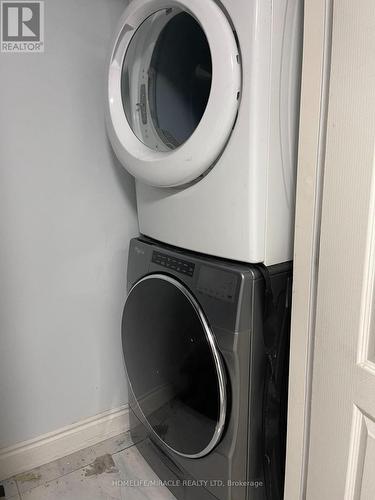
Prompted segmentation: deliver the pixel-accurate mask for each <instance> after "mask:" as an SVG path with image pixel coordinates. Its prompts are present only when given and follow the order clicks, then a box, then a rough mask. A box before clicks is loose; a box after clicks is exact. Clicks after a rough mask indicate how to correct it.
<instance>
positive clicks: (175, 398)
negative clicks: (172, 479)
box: [122, 274, 227, 458]
mask: <svg viewBox="0 0 375 500" xmlns="http://www.w3.org/2000/svg"><path fill="white" fill-rule="evenodd" d="M122 332H123V333H122V342H123V352H124V359H125V366H126V371H127V375H128V381H129V385H130V387H131V391H132V392H133V395H134V398H135V400H136V403H137V405H138V407H139V411H140V412H141V414H142V416H143V417H144V419H145V421H146V423H147V425H148V426H149V428H150V430H151V431H152V433H153V435H154V436H155V437H156V438H157V440H158V441H159V442H162V444H163V445H164V446H167V447H168V448H169V449H172V450H173V451H174V452H175V453H177V454H179V455H182V456H186V457H190V458H199V457H202V456H204V455H206V454H208V453H209V452H210V451H211V450H212V449H213V448H214V447H215V446H216V444H217V443H218V442H219V440H220V438H221V435H222V432H223V428H224V423H225V416H226V411H227V408H226V406H227V397H226V376H225V369H224V365H223V362H222V359H221V355H220V353H219V352H218V350H217V347H216V343H215V339H214V336H213V334H212V332H211V330H210V327H209V325H208V323H207V321H206V319H205V316H204V314H203V312H202V310H201V309H200V306H199V304H198V303H197V302H196V300H195V298H194V297H193V296H192V295H191V293H190V292H189V291H188V290H187V288H186V287H184V285H182V284H181V283H180V282H179V281H177V280H176V279H174V278H172V277H170V276H168V275H163V274H151V275H148V276H146V277H144V278H142V279H141V280H139V281H138V282H137V283H136V284H135V285H134V286H133V287H132V289H131V291H130V293H129V295H128V298H127V301H126V304H125V309H124V316H123V327H122Z"/></svg>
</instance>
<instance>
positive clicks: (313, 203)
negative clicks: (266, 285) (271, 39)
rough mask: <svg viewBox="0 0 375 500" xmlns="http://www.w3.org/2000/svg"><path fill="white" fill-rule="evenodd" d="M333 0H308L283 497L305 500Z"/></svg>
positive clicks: (302, 84) (305, 6)
mask: <svg viewBox="0 0 375 500" xmlns="http://www.w3.org/2000/svg"><path fill="white" fill-rule="evenodd" d="M332 21H333V0H305V2H304V39H303V40H304V41H303V63H302V82H301V111H300V131H299V150H298V175H297V192H296V219H295V242H294V283H293V307H292V326H291V346H290V376H289V406H288V429H289V431H288V437H287V456H286V477H285V493H284V498H286V499H289V498H293V500H305V498H306V479H307V467H308V463H307V459H308V453H309V437H310V432H309V431H310V407H311V382H312V365H313V356H314V332H315V313H316V297H317V281H318V272H319V246H320V225H321V208H322V191H323V184H324V161H325V139H326V125H327V110H328V99H329V77H330V59H331V45H332Z"/></svg>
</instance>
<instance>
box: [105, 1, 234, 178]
mask: <svg viewBox="0 0 375 500" xmlns="http://www.w3.org/2000/svg"><path fill="white" fill-rule="evenodd" d="M240 89H241V69H240V58H239V51H238V47H237V44H236V40H235V36H234V34H233V30H232V27H231V25H230V23H229V21H228V19H227V18H226V16H225V14H224V13H223V11H222V10H221V9H220V7H219V6H218V5H217V4H216V3H215V1H214V0H204V1H203V0H133V1H132V2H131V3H130V4H129V6H128V8H127V9H126V11H125V13H124V15H123V17H122V19H121V22H120V26H119V29H118V33H117V35H116V38H115V42H114V49H113V52H112V54H111V58H110V66H109V77H108V107H107V128H108V135H109V138H110V140H111V143H112V146H113V148H114V150H115V152H116V154H117V156H118V158H119V160H120V161H121V163H122V164H123V165H124V167H125V168H127V170H128V171H129V172H130V173H131V174H133V175H134V176H135V177H136V178H137V179H139V180H141V181H143V182H145V183H147V184H151V185H154V186H160V187H172V186H178V185H183V184H186V183H189V182H191V181H193V180H195V179H197V178H198V177H199V176H201V175H202V174H204V173H205V171H207V170H208V169H209V168H210V167H211V166H212V165H213V164H214V162H215V161H216V159H217V158H218V157H219V156H220V154H221V152H222V151H223V149H224V148H225V145H226V143H227V141H228V138H229V136H230V133H231V131H232V128H233V125H234V122H235V118H236V115H237V110H238V103H239V96H240Z"/></svg>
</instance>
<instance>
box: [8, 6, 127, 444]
mask: <svg viewBox="0 0 375 500" xmlns="http://www.w3.org/2000/svg"><path fill="white" fill-rule="evenodd" d="M45 5H46V20H45V25H46V41H45V49H46V50H45V53H44V54H30V55H27V54H1V55H0V67H1V78H0V448H2V447H6V446H10V445H12V444H14V443H16V442H20V441H24V440H26V439H29V438H33V437H36V436H39V435H41V434H44V433H46V432H49V431H52V430H54V429H58V428H60V427H62V426H65V425H67V424H70V423H73V422H75V421H78V420H80V419H82V418H85V417H88V416H91V415H95V414H97V413H100V412H102V411H104V410H106V409H109V408H116V407H119V406H120V405H121V404H123V403H125V402H126V400H127V392H126V386H125V381H124V373H123V365H122V355H121V347H120V322H121V312H122V306H123V302H124V296H125V276H126V261H127V250H128V242H129V238H130V237H131V236H134V235H136V234H137V223H136V213H135V198H134V188H133V182H132V179H131V178H130V177H129V176H128V175H126V174H125V172H124V171H123V170H122V169H121V167H120V166H119V165H118V164H117V163H116V161H115V160H114V158H113V155H112V153H111V149H110V147H109V145H108V142H107V139H106V135H105V127H104V96H105V60H106V57H107V51H108V49H109V44H110V39H111V36H112V33H113V32H114V29H115V26H116V22H117V20H118V17H119V15H120V13H121V12H122V11H123V9H124V6H125V2H124V1H120V0H64V1H61V0H46V1H45Z"/></svg>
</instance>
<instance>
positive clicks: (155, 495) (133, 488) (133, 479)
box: [113, 446, 175, 500]
mask: <svg viewBox="0 0 375 500" xmlns="http://www.w3.org/2000/svg"><path fill="white" fill-rule="evenodd" d="M113 460H114V462H115V464H116V467H117V468H118V470H119V475H120V481H119V483H118V485H119V489H120V490H121V500H146V499H147V500H148V499H150V500H151V499H152V500H175V497H174V496H173V495H172V493H171V492H170V491H169V490H168V488H166V487H165V486H164V485H162V484H160V485H157V483H158V482H159V481H160V480H159V478H158V476H157V475H156V474H155V473H154V471H153V470H152V469H151V467H150V466H149V465H148V463H147V462H146V461H145V460H144V458H143V457H142V455H141V454H140V453H139V451H138V450H137V448H136V447H135V446H133V447H131V448H127V449H126V450H124V451H122V452H120V453H117V454H115V455H113ZM145 483H146V484H147V483H150V485H148V486H147V485H145Z"/></svg>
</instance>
